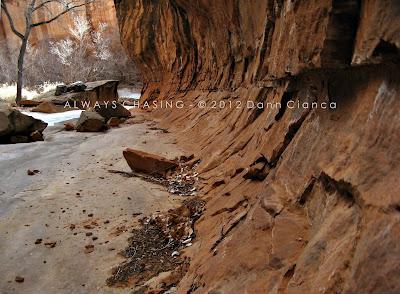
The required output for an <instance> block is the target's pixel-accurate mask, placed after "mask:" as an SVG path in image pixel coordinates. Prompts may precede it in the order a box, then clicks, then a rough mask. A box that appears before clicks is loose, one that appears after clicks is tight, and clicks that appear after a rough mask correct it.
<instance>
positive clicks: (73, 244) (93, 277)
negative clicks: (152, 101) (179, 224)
mask: <svg viewBox="0 0 400 294" xmlns="http://www.w3.org/2000/svg"><path fill="white" fill-rule="evenodd" d="M150 125H151V124H150V123H142V124H134V125H123V126H121V127H120V128H117V129H112V130H109V131H108V132H106V133H77V132H66V131H62V130H61V129H62V126H60V125H58V126H54V127H49V128H48V129H47V130H46V132H45V135H46V140H45V142H38V143H32V144H18V145H2V146H0V252H1V254H0V272H1V273H2V274H1V280H0V293H123V292H126V291H127V290H126V289H125V290H124V289H118V288H109V287H107V286H106V283H105V281H106V279H107V278H108V277H109V276H110V273H111V269H112V268H113V267H114V266H116V265H118V264H119V263H120V262H121V261H122V260H123V259H122V258H121V257H119V256H118V252H119V251H121V250H122V249H124V248H125V247H126V245H127V239H128V238H129V234H130V231H131V229H132V228H133V227H135V226H137V219H138V218H140V217H141V216H144V215H149V214H151V213H154V212H157V211H164V210H167V209H169V208H172V207H175V206H177V205H178V204H179V199H178V198H177V197H175V196H172V195H170V194H169V193H168V192H166V191H165V189H164V188H163V187H161V186H158V185H156V184H151V183H148V182H145V181H143V180H141V179H139V178H134V177H131V178H127V177H123V176H122V175H121V174H115V173H110V172H109V170H118V171H126V172H129V171H130V169H129V167H128V165H127V164H126V162H125V160H124V159H123V156H122V150H123V149H125V148H126V147H131V148H136V149H140V150H145V151H148V152H154V153H157V154H160V155H164V156H166V157H169V158H174V157H175V156H177V155H181V154H182V151H181V150H179V149H178V147H177V145H176V144H175V142H174V139H173V138H172V137H171V136H170V135H169V134H164V133H162V132H160V131H157V130H152V128H151V127H150ZM27 170H38V171H39V173H37V174H35V175H33V176H29V175H28V174H27ZM35 243H36V244H35ZM17 276H19V277H23V278H24V281H23V282H22V283H18V282H16V281H15V279H16V277H17Z"/></svg>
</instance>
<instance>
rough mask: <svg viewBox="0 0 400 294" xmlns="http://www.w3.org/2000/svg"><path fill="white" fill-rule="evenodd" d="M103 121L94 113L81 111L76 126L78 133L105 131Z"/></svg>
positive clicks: (102, 118)
mask: <svg viewBox="0 0 400 294" xmlns="http://www.w3.org/2000/svg"><path fill="white" fill-rule="evenodd" d="M105 122H106V121H105V119H104V117H102V116H101V115H100V114H98V113H97V112H94V111H83V112H82V113H81V116H80V117H79V120H78V122H77V124H76V130H77V131H78V132H101V131H104V130H105V129H106V124H105Z"/></svg>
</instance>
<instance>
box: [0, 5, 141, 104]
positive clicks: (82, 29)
mask: <svg viewBox="0 0 400 294" xmlns="http://www.w3.org/2000/svg"><path fill="white" fill-rule="evenodd" d="M95 1H96V0H93V1H89V3H91V2H95ZM52 3H53V4H54V3H55V4H59V6H60V9H59V11H58V12H56V13H51V12H48V11H49V10H48V9H46V7H47V5H49V4H52ZM85 4H88V1H34V0H32V1H30V2H29V3H28V4H27V7H26V10H25V15H26V18H25V19H26V21H25V23H26V27H25V32H24V33H21V32H19V31H18V30H17V29H16V28H15V26H14V20H13V19H14V18H16V17H22V14H21V15H11V14H10V12H9V11H8V10H7V5H6V4H5V3H4V2H3V3H2V4H1V5H2V8H3V11H4V12H5V15H6V16H7V18H8V20H9V22H10V27H11V29H12V31H13V32H14V34H15V35H17V36H18V38H19V39H20V40H21V41H20V44H18V47H16V48H9V46H10V44H8V46H5V45H6V44H0V67H1V69H2V71H1V72H0V85H1V86H0V94H1V96H0V97H1V98H3V99H7V100H11V99H14V98H16V100H17V101H19V100H21V98H22V97H23V96H24V97H26V98H32V97H35V96H38V95H40V94H41V93H42V92H43V91H44V90H46V91H48V90H51V89H52V88H55V86H56V85H57V84H59V83H60V82H65V83H71V82H75V81H77V80H82V81H90V80H92V81H94V80H99V79H118V80H121V81H134V80H137V73H136V70H135V66H134V64H133V63H132V62H130V61H129V59H128V58H127V56H126V55H125V53H124V51H123V50H122V48H121V45H120V41H119V33H118V31H117V29H116V28H114V27H111V26H109V25H108V24H106V23H99V24H98V25H97V26H96V27H94V26H93V24H91V23H89V21H88V20H87V18H86V17H85V16H84V15H83V14H82V13H81V12H80V10H79V8H80V7H81V6H83V5H85ZM42 10H43V11H44V12H43V11H42ZM39 11H40V12H41V13H44V14H45V15H47V14H49V15H47V18H48V19H47V20H42V21H39V22H33V20H32V19H33V16H34V14H35V13H38V12H39ZM66 13H68V14H71V17H72V23H71V24H70V26H69V27H68V33H69V36H67V37H65V38H63V39H61V40H52V39H44V40H41V41H39V42H38V43H36V44H34V45H33V44H31V43H30V42H29V35H30V32H31V30H32V29H34V28H35V27H37V26H40V25H44V24H48V23H50V22H53V21H56V20H57V19H58V18H59V17H60V16H62V15H64V14H66ZM3 42H4V43H5V42H6V41H3ZM23 87H25V88H23ZM14 89H15V93H14V94H12V92H13V91H14Z"/></svg>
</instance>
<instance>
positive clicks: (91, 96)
mask: <svg viewBox="0 0 400 294" xmlns="http://www.w3.org/2000/svg"><path fill="white" fill-rule="evenodd" d="M118 84H119V81H115V80H104V81H97V82H88V83H85V84H83V83H82V84H80V83H74V84H71V85H68V86H65V85H64V86H60V87H58V88H57V89H56V91H52V92H49V93H47V94H43V95H41V98H40V101H49V102H52V103H54V104H55V105H61V106H62V107H64V108H66V110H69V109H73V108H79V109H88V108H93V107H96V106H98V105H99V104H104V103H106V102H110V103H111V102H112V101H118V91H117V89H118ZM85 87H86V88H85Z"/></svg>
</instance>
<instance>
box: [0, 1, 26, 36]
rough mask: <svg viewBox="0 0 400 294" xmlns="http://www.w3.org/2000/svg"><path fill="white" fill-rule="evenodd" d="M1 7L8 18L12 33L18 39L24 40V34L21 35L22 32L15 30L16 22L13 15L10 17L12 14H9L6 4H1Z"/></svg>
mask: <svg viewBox="0 0 400 294" xmlns="http://www.w3.org/2000/svg"><path fill="white" fill-rule="evenodd" d="M1 7H2V8H3V10H4V13H5V14H6V16H7V19H8V22H9V23H10V27H11V31H12V32H13V33H14V34H15V35H16V36H17V37H18V38H20V39H21V40H22V39H23V38H24V35H23V34H22V33H20V32H19V31H18V30H17V29H16V28H15V25H14V21H13V19H12V17H11V15H10V12H9V11H8V9H7V5H6V3H4V2H1Z"/></svg>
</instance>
